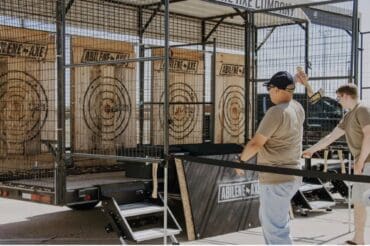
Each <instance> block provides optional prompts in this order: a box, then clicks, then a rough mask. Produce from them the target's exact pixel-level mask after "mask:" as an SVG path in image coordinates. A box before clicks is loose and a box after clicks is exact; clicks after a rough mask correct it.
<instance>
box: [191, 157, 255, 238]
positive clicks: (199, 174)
mask: <svg viewBox="0 0 370 246" xmlns="http://www.w3.org/2000/svg"><path fill="white" fill-rule="evenodd" d="M207 157H208V158H214V159H222V160H230V159H232V158H233V157H234V155H231V154H230V155H214V156H207ZM184 170H185V177H186V181H187V187H188V192H189V197H190V205H191V209H192V214H193V222H194V229H195V234H196V235H197V237H198V238H204V237H210V236H215V235H220V234H225V233H230V232H236V231H239V230H245V229H247V228H253V227H258V226H260V223H259V219H258V208H259V198H258V181H257V175H256V173H255V172H247V173H246V175H245V176H244V177H239V176H237V175H236V174H235V171H234V170H235V169H232V168H224V167H216V166H210V165H204V164H199V163H192V162H187V161H185V162H184ZM251 186H252V187H251ZM256 193H257V194H256Z"/></svg>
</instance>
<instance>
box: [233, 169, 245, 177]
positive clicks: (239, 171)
mask: <svg viewBox="0 0 370 246" xmlns="http://www.w3.org/2000/svg"><path fill="white" fill-rule="evenodd" d="M234 170H235V174H236V175H238V176H244V175H245V171H244V170H243V169H239V168H235V169H234Z"/></svg>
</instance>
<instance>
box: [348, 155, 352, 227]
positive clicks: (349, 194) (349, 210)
mask: <svg viewBox="0 0 370 246" xmlns="http://www.w3.org/2000/svg"><path fill="white" fill-rule="evenodd" d="M351 158H352V156H351V153H349V154H348V174H349V175H351V171H352V160H351ZM351 196H352V182H348V232H351V221H352V219H351V200H352V199H351Z"/></svg>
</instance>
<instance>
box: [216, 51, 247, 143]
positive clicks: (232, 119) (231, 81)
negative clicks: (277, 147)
mask: <svg viewBox="0 0 370 246" xmlns="http://www.w3.org/2000/svg"><path fill="white" fill-rule="evenodd" d="M215 72H216V102H215V103H216V105H215V106H216V107H215V109H216V110H215V116H216V122H215V143H244V134H245V120H246V119H245V107H246V103H245V102H246V101H247V102H248V103H249V104H250V98H251V95H250V96H249V97H245V90H244V88H245V85H244V78H245V66H244V56H242V55H234V54H226V53H217V55H216V71H215ZM249 121H250V120H249Z"/></svg>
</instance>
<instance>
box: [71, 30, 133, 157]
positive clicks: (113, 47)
mask: <svg viewBox="0 0 370 246" xmlns="http://www.w3.org/2000/svg"><path fill="white" fill-rule="evenodd" d="M134 57H135V53H134V47H133V45H132V44H130V43H126V42H120V41H111V40H104V39H93V38H83V37H73V38H72V60H73V63H74V64H81V63H89V62H97V61H119V60H124V59H128V58H134ZM71 76H72V78H71V84H72V93H73V94H72V102H71V106H72V107H71V118H72V132H73V134H72V136H73V138H72V148H73V150H74V151H75V152H88V153H100V154H115V153H116V150H117V149H119V148H129V147H135V146H136V143H137V142H136V135H137V134H136V124H135V118H136V65H135V63H128V64H119V65H98V66H85V67H76V68H73V69H72V73H71Z"/></svg>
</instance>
